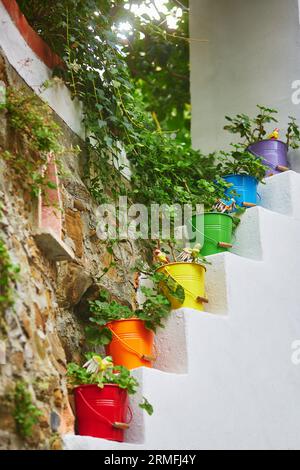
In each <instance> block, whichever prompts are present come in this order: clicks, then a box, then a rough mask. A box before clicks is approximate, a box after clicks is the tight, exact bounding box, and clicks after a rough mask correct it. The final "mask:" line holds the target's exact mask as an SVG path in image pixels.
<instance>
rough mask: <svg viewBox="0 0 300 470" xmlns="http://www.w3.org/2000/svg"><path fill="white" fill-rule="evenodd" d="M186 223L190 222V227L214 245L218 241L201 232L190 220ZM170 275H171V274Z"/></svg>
mask: <svg viewBox="0 0 300 470" xmlns="http://www.w3.org/2000/svg"><path fill="white" fill-rule="evenodd" d="M188 223H189V224H190V226H191V227H192V229H194V230H196V232H198V233H200V235H202V236H203V238H204V240H209V241H211V242H213V243H215V245H217V246H218V243H219V242H218V241H217V240H215V239H214V238H211V237H208V236H207V235H205V233H203V232H201V231H200V230H198V229H197V227H194V225H193V224H192V223H191V222H190V221H188ZM171 277H172V276H171Z"/></svg>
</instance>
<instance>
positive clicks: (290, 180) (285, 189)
mask: <svg viewBox="0 0 300 470" xmlns="http://www.w3.org/2000/svg"><path fill="white" fill-rule="evenodd" d="M258 193H259V194H260V196H261V206H262V207H264V208H266V209H269V210H271V211H274V212H279V213H281V214H285V215H288V216H291V217H295V218H297V219H300V174H299V173H296V172H295V171H287V172H284V173H281V174H279V175H274V176H272V177H270V178H266V179H265V184H260V185H259V187H258Z"/></svg>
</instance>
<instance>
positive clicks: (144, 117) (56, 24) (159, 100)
mask: <svg viewBox="0 0 300 470" xmlns="http://www.w3.org/2000/svg"><path fill="white" fill-rule="evenodd" d="M133 3H134V4H137V5H139V4H141V3H143V2H141V1H137V2H130V1H129V0H115V1H112V0H111V1H109V0H98V1H96V0H88V1H86V0H85V1H81V0H64V1H59V2H55V4H53V5H51V4H50V5H48V4H47V5H45V2H42V1H39V0H33V1H30V2H26V1H22V0H19V5H20V7H21V8H22V9H23V11H24V13H25V14H26V16H27V17H28V19H29V21H30V22H31V24H32V25H33V26H34V27H35V29H36V30H37V31H38V32H39V33H40V34H41V35H42V37H43V38H44V39H45V40H46V41H47V42H48V44H49V45H50V46H51V47H52V49H53V50H54V51H55V52H56V53H57V54H58V55H59V56H60V57H61V58H62V59H63V61H64V66H62V67H60V68H58V69H57V70H56V71H55V72H56V74H57V75H58V76H60V77H61V78H63V79H64V81H65V82H66V83H67V85H68V86H69V88H70V90H71V92H72V94H73V97H74V98H75V97H77V98H79V99H80V100H81V101H82V102H83V104H84V123H85V127H86V132H87V139H86V145H87V152H88V164H87V168H86V179H87V182H88V185H89V187H90V191H91V193H92V195H93V196H94V197H95V199H96V200H97V201H98V202H102V201H103V198H104V196H103V194H104V191H103V189H104V187H109V188H110V190H111V193H112V196H115V197H116V196H118V195H120V194H128V195H129V196H130V197H131V198H132V199H137V200H139V202H142V203H150V202H159V203H160V202H164V203H169V202H172V203H176V202H177V203H183V202H191V201H194V200H197V201H198V200H199V199H198V198H199V193H200V191H201V189H202V192H204V191H205V187H204V186H203V185H201V184H200V189H199V180H201V179H205V178H206V177H207V176H210V177H211V178H210V179H212V180H213V177H212V176H213V175H212V173H213V172H214V171H215V168H214V166H213V165H212V163H211V159H210V158H209V157H207V156H204V155H202V154H201V153H200V152H198V151H195V150H192V148H191V146H190V143H189V138H185V137H184V136H183V134H185V133H186V130H187V129H188V127H189V124H188V121H189V113H188V107H189V106H188V103H189V95H188V93H189V91H188V88H189V85H188V43H189V39H188V37H187V31H188V20H187V18H188V11H187V2H186V1H184V2H183V3H182V6H183V7H184V8H183V9H182V19H181V20H180V21H178V24H179V28H178V30H176V31H175V32H174V31H173V32H172V31H171V30H170V29H169V28H168V26H167V24H166V21H164V18H163V15H160V14H159V17H158V18H157V20H156V21H154V20H153V19H152V20H151V21H150V20H149V18H147V15H143V16H142V17H140V18H138V17H137V15H134V13H133V12H132V11H131V9H130V6H131V5H132V4H133ZM146 3H147V2H146ZM148 3H149V2H148ZM152 3H153V2H152ZM180 3H181V2H180ZM166 5H167V8H169V10H170V9H171V8H176V7H178V2H177V1H171V0H170V1H169V2H167V4H166ZM159 18H160V19H161V21H159ZM125 20H127V21H130V22H131V24H132V31H133V32H132V34H133V36H132V37H130V36H129V37H128V38H127V39H126V40H124V38H122V37H120V34H119V33H118V31H119V29H118V28H119V24H120V22H121V21H125ZM154 57H156V59H154ZM168 58H170V61H169V60H168ZM182 64H185V65H182ZM135 67H136V68H135ZM182 84H184V86H182ZM179 89H180V90H183V91H181V92H179ZM158 90H159V93H158ZM158 95H159V97H158ZM177 102H178V106H177V104H176V103H177ZM185 121H186V122H185ZM164 126H166V128H164ZM176 128H180V129H182V130H183V131H182V132H181V133H180V132H176V130H177V129H176ZM121 148H123V149H125V150H126V154H127V157H128V159H129V160H130V162H131V164H132V167H133V178H132V186H131V187H130V188H129V187H128V186H126V185H124V184H123V180H122V178H120V176H119V172H116V171H114V170H113V169H112V165H111V164H112V162H114V163H115V164H116V166H118V165H119V163H118V162H119V155H120V151H121V150H120V149H121ZM119 169H121V170H122V166H121V168H119Z"/></svg>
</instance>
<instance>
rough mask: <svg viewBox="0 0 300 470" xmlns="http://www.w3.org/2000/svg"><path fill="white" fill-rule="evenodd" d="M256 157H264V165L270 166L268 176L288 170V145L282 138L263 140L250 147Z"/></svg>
mask: <svg viewBox="0 0 300 470" xmlns="http://www.w3.org/2000/svg"><path fill="white" fill-rule="evenodd" d="M248 150H249V151H250V152H251V153H253V155H255V156H256V157H259V158H261V159H262V162H263V164H264V165H266V166H268V167H269V170H267V172H266V176H272V175H276V174H278V173H282V171H286V170H288V169H289V168H288V157H287V154H288V147H287V145H286V144H285V143H284V142H282V141H281V140H276V139H270V140H261V141H260V142H256V143H255V144H252V145H250V146H249V147H248Z"/></svg>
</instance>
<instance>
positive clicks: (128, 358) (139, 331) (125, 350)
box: [106, 318, 155, 369]
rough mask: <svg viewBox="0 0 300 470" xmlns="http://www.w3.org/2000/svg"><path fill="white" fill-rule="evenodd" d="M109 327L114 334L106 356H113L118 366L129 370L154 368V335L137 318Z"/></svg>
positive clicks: (116, 322) (117, 322)
mask: <svg viewBox="0 0 300 470" xmlns="http://www.w3.org/2000/svg"><path fill="white" fill-rule="evenodd" d="M107 327H108V328H109V329H110V331H111V332H112V334H113V339H112V341H111V343H110V344H109V345H108V346H106V354H107V355H108V356H111V357H112V359H113V362H114V364H115V365H116V366H124V367H127V369H135V368H137V367H152V362H153V361H154V360H155V357H154V356H153V343H154V333H153V331H151V330H148V329H147V328H146V327H145V325H144V322H143V321H142V320H139V319H137V318H130V319H129V320H118V321H114V322H112V323H109V324H108V325H107Z"/></svg>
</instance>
